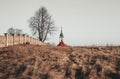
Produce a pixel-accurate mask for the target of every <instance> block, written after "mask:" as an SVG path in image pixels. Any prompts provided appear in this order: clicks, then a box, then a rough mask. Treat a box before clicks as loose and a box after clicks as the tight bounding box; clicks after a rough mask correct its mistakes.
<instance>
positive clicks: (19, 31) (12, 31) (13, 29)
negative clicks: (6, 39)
mask: <svg viewBox="0 0 120 79" xmlns="http://www.w3.org/2000/svg"><path fill="white" fill-rule="evenodd" d="M7 33H8V34H22V33H23V31H22V30H21V29H15V28H13V27H11V28H9V29H8V30H7Z"/></svg>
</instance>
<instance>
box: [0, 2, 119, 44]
mask: <svg viewBox="0 0 120 79" xmlns="http://www.w3.org/2000/svg"><path fill="white" fill-rule="evenodd" d="M41 6H45V7H46V8H47V10H48V12H49V13H50V15H52V18H53V20H54V22H55V26H56V27H57V28H58V31H57V32H56V35H53V36H52V37H51V39H50V40H48V42H50V43H55V44H58V42H59V33H60V28H61V26H62V27H63V33H64V37H65V38H64V41H65V43H66V44H68V45H72V46H73V45H106V44H112V45H120V0H0V34H4V33H5V32H6V31H7V29H8V28H10V27H14V28H19V29H22V30H23V31H24V33H28V34H30V35H31V31H30V28H29V26H28V25H29V23H28V20H29V18H30V17H32V16H34V13H35V12H36V11H37V10H38V9H39V8H40V7H41Z"/></svg>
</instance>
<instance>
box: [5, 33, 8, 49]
mask: <svg viewBox="0 0 120 79" xmlns="http://www.w3.org/2000/svg"><path fill="white" fill-rule="evenodd" d="M7 46H8V33H5V47H7Z"/></svg>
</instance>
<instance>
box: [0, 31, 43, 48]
mask: <svg viewBox="0 0 120 79" xmlns="http://www.w3.org/2000/svg"><path fill="white" fill-rule="evenodd" d="M26 43H30V44H36V45H44V43H42V42H41V41H39V40H38V39H35V38H33V37H29V36H28V35H25V34H18V35H15V34H12V35H11V34H7V33H5V34H4V36H3V35H1V36H0V47H7V46H12V45H17V44H26Z"/></svg>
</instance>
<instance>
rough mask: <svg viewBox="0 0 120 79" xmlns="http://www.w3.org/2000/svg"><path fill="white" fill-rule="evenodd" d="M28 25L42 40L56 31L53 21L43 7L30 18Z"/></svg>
mask: <svg viewBox="0 0 120 79" xmlns="http://www.w3.org/2000/svg"><path fill="white" fill-rule="evenodd" d="M29 27H30V28H31V29H32V32H33V35H37V36H38V38H39V40H40V41H42V42H44V41H45V40H46V38H47V36H48V35H52V34H53V33H54V32H55V31H56V27H55V26H54V22H53V20H52V19H51V16H50V15H49V14H48V12H47V10H46V8H45V7H41V8H40V9H39V10H38V11H37V12H36V13H35V15H34V16H33V17H31V18H30V20H29Z"/></svg>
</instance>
